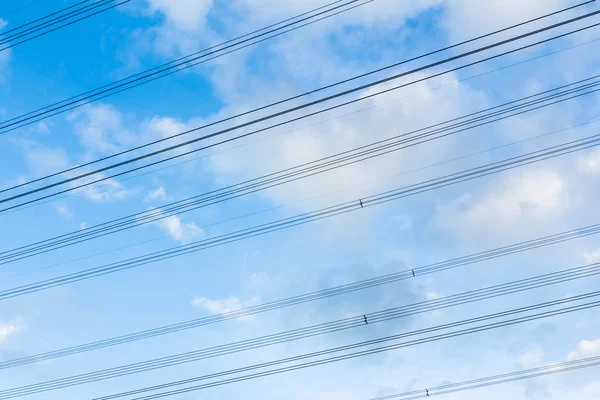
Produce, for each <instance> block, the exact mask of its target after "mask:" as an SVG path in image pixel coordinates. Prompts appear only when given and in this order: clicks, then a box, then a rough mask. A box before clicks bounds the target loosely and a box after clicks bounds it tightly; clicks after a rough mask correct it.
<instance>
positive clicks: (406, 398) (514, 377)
mask: <svg viewBox="0 0 600 400" xmlns="http://www.w3.org/2000/svg"><path fill="white" fill-rule="evenodd" d="M597 366H600V356H598V357H589V358H583V359H580V360H573V361H566V362H562V363H555V364H548V365H544V366H543V367H537V368H531V369H526V370H521V371H516V372H510V373H507V374H502V375H495V376H489V377H486V378H479V379H472V380H469V381H463V382H457V383H449V384H446V385H441V386H436V387H431V388H425V389H421V390H413V391H410V392H405V393H398V394H393V395H389V396H382V397H375V398H372V399H371V400H391V399H396V400H416V399H426V398H429V397H436V396H441V395H445V394H450V393H458V392H464V391H466V390H473V389H480V388H484V387H489V386H495V385H501V384H505V383H511V382H517V381H521V380H525V379H533V378H539V377H541V376H547V375H554V374H562V373H564V372H569V371H576V370H580V369H583V368H591V367H597Z"/></svg>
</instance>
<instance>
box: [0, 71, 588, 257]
mask: <svg viewBox="0 0 600 400" xmlns="http://www.w3.org/2000/svg"><path fill="white" fill-rule="evenodd" d="M593 78H595V77H593ZM593 78H588V79H584V80H582V81H579V82H578V83H581V82H588V83H587V84H586V85H583V86H581V87H579V88H575V89H570V90H568V91H566V92H562V93H555V94H553V95H551V96H547V97H545V98H540V99H537V100H534V101H531V102H528V103H525V104H521V105H518V106H513V107H511V108H509V109H505V110H502V111H497V112H495V113H492V114H490V115H484V116H480V117H477V118H474V119H472V120H467V121H463V122H460V123H456V124H453V125H450V126H447V127H444V128H440V129H437V130H434V131H432V132H427V133H424V134H421V135H418V136H415V137H413V138H409V139H403V140H401V141H396V142H391V141H392V140H394V139H399V138H401V137H404V136H407V135H409V134H413V133H417V132H422V131H425V130H427V129H430V128H433V127H437V126H442V125H446V124H449V123H451V122H453V121H458V120H461V119H464V118H467V117H469V116H472V115H477V114H481V113H483V112H486V111H490V110H496V109H498V108H501V107H505V106H506V105H511V104H514V103H516V102H519V101H522V100H524V99H528V98H532V97H537V96H540V95H541V94H544V93H548V92H553V91H556V90H558V89H560V88H564V87H570V86H572V85H574V84H575V83H573V84H569V85H565V86H561V87H559V88H556V89H552V90H549V91H545V92H542V93H538V94H536V95H533V96H527V97H526V98H524V99H519V100H517V101H511V102H508V103H504V104H502V105H499V106H494V107H491V108H488V109H486V110H482V111H478V112H475V113H471V114H469V115H466V116H462V117H459V118H454V119H452V120H449V121H445V122H443V123H440V124H436V125H433V126H430V127H427V128H422V129H418V130H415V131H411V132H408V133H404V134H401V135H397V136H394V137H391V138H388V139H385V140H380V141H378V142H375V143H371V144H368V145H364V146H360V147H358V148H355V149H352V150H348V151H344V152H342V153H338V154H335V155H333V156H328V157H324V158H321V159H318V160H315V161H311V162H307V163H304V164H301V165H297V166H294V167H291V168H287V169H284V170H282V171H277V172H275V173H271V174H268V175H264V176H261V177H259V178H254V179H251V180H248V181H245V182H241V183H238V184H234V185H230V186H227V187H225V188H220V189H217V190H213V191H210V192H208V193H203V194H201V195H197V196H194V197H190V198H187V199H183V200H179V201H176V202H173V203H170V204H166V205H163V206H161V207H157V208H154V209H151V210H147V211H143V212H138V213H134V214H131V215H128V216H125V217H121V218H118V219H115V220H112V221H109V222H105V223H102V224H98V225H94V226H91V227H89V228H86V229H84V230H81V231H75V232H71V233H68V234H63V235H60V236H56V237H53V238H51V239H46V240H43V241H38V242H36V243H32V244H29V245H25V246H21V247H18V248H15V249H12V250H7V251H3V252H0V265H2V264H7V263H10V262H15V261H18V260H21V259H24V258H27V257H32V256H35V255H39V254H43V253H46V252H49V251H53V250H56V249H60V248H64V247H67V246H70V245H74V244H77V243H82V242H84V241H88V240H92V239H96V238H99V237H103V236H106V235H109V234H113V233H116V232H121V231H123V230H126V229H131V228H134V227H136V226H140V225H144V224H147V223H151V222H155V221H158V220H161V219H164V218H168V217H170V216H172V215H175V214H176V213H183V212H189V211H193V210H196V209H199V208H202V207H206V206H209V205H214V204H217V203H221V202H223V201H227V200H231V199H234V198H237V197H240V196H244V195H248V194H251V193H255V192H257V191H259V190H265V189H268V188H272V187H275V186H280V185H283V184H286V183H289V182H293V181H296V180H299V179H304V178H307V177H309V176H313V175H315V174H318V173H324V172H327V171H331V170H333V169H336V168H341V167H343V166H347V165H350V164H354V163H356V162H360V161H365V160H368V159H371V158H374V157H378V156H381V155H385V154H388V153H390V152H392V151H399V150H401V149H405V148H407V147H411V146H414V145H418V144H421V143H423V142H419V143H413V144H406V143H410V141H414V140H419V139H423V138H425V137H428V136H432V135H436V134H442V133H444V132H450V133H447V134H444V135H442V136H437V137H435V139H439V138H442V137H445V136H448V135H450V134H457V133H460V132H464V131H466V130H469V129H474V128H477V127H480V126H483V125H486V124H489V123H493V122H497V121H499V120H502V119H505V118H510V117H513V116H516V115H521V114H523V113H525V112H530V111H533V110H536V109H538V108H539V107H536V108H533V109H528V110H526V111H521V112H518V113H513V114H510V115H508V116H504V117H501V118H497V119H492V120H488V121H485V120H484V118H493V117H498V116H500V115H502V113H509V112H513V111H516V110H519V109H520V108H526V107H530V106H533V105H535V104H537V103H542V102H546V101H548V100H553V99H556V98H557V97H559V96H564V95H569V94H573V93H575V92H576V91H579V90H586V89H590V88H592V87H595V86H597V85H598V84H600V82H591V83H590V82H589V81H590V79H593ZM597 90H598V89H596V90H594V91H592V92H596V91H597ZM592 92H586V93H583V94H578V95H576V96H574V97H579V96H582V95H586V94H589V93H592ZM574 97H569V98H565V99H561V100H558V101H554V102H552V103H548V104H544V105H543V106H542V107H546V106H550V105H553V104H557V103H559V102H562V101H566V100H569V99H572V98H574ZM482 121H484V122H482ZM474 123H478V124H476V125H472V126H468V124H474ZM464 126H467V127H466V128H464ZM457 128H461V129H459V130H455V129H457ZM429 140H432V139H429ZM429 140H428V141H429ZM378 144H379V145H380V146H378V147H375V148H373V146H376V145H378ZM405 144H406V145H405ZM401 145H404V146H402V147H399V146H401ZM364 149H366V150H364ZM359 150H363V151H361V152H359V153H357V152H358V151H359ZM382 152H383V153H382ZM352 153H354V154H352ZM347 154H351V155H349V156H348V155H347ZM344 155H346V156H345V157H342V158H340V157H341V156H344ZM336 157H337V159H336ZM332 158H333V159H334V160H331V159H332ZM327 160H329V161H327ZM323 161H327V162H323ZM319 162H321V164H317V163H319ZM315 164H316V165H315ZM301 168H303V169H301ZM290 171H292V172H290ZM308 173H310V174H309V175H306V174H308ZM282 174H283V175H282ZM266 178H269V179H266ZM265 179H266V180H265ZM252 182H254V183H252ZM244 185H245V186H244ZM265 185H267V186H265ZM240 186H241V187H240ZM234 188H236V189H234ZM207 196H208V197H207ZM192 200H193V201H192Z"/></svg>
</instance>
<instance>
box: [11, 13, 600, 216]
mask: <svg viewBox="0 0 600 400" xmlns="http://www.w3.org/2000/svg"><path fill="white" fill-rule="evenodd" d="M597 14H600V11H595V12H592V13H589V14H585V15H583V16H579V17H577V18H572V19H569V20H566V21H562V22H560V23H557V24H554V25H550V26H547V27H544V28H541V29H538V30H535V31H531V32H528V33H526V34H523V35H519V36H516V37H512V38H510V39H506V40H503V41H501V42H496V43H494V44H491V45H488V46H485V47H482V48H479V49H476V50H472V51H469V52H467V53H462V54H460V55H456V56H453V57H450V58H447V59H444V60H441V61H437V62H435V63H432V64H428V65H425V66H422V67H418V68H415V69H412V70H410V71H406V72H402V73H399V74H396V75H393V76H390V77H388V78H385V79H381V80H378V81H375V82H371V83H368V84H365V85H361V86H358V87H355V88H352V89H349V90H345V91H343V92H340V93H336V94H334V95H330V96H327V97H324V98H321V99H318V100H314V101H311V102H308V103H305V104H303V105H300V106H296V107H293V108H290V109H287V110H284V111H281V112H277V113H274V114H271V115H268V116H265V117H261V118H258V119H255V120H252V121H249V122H246V123H242V124H239V125H236V126H233V127H230V128H227V129H223V130H220V131H217V132H213V133H211V134H207V135H204V136H201V137H198V138H195V139H191V140H188V141H185V142H183V143H179V144H177V145H172V146H170V147H167V148H164V149H159V150H156V151H153V152H150V153H147V154H144V155H141V156H137V157H134V158H130V159H128V160H125V161H121V162H118V163H116V164H113V165H110V166H106V167H102V168H99V169H96V170H94V171H90V172H86V173H83V174H80V175H77V176H73V177H71V178H68V179H64V180H62V181H58V182H54V183H52V184H48V185H45V186H42V187H39V188H36V189H32V190H29V191H26V192H23V193H20V194H17V195H14V196H10V197H7V198H4V199H1V200H0V203H5V202H8V201H12V200H15V199H18V198H21V197H25V196H28V195H31V194H34V193H37V192H40V191H43V190H47V189H50V188H53V187H56V186H59V185H63V184H65V183H69V182H73V181H75V180H79V179H82V178H86V177H90V176H93V175H97V174H99V173H102V172H104V171H107V170H110V169H113V168H117V167H121V166H124V165H127V164H130V163H133V162H137V161H140V160H143V159H146V158H149V157H153V156H155V155H158V154H161V153H164V152H168V151H171V150H174V149H177V148H179V147H183V146H187V145H190V144H193V143H196V142H199V141H203V140H207V139H209V138H213V137H216V136H220V135H223V134H225V133H228V132H231V131H234V130H237V129H241V128H244V127H248V126H251V125H254V124H257V123H259V122H264V121H267V120H270V119H273V118H276V117H279V116H282V115H285V114H289V113H292V112H295V111H299V110H302V109H304V108H307V107H310V106H313V105H316V104H320V103H323V102H326V101H329V100H333V99H335V98H338V97H342V96H345V95H348V94H351V93H355V92H358V91H362V90H364V89H366V88H370V87H373V86H376V85H379V84H382V83H385V82H389V81H393V80H396V79H399V78H401V77H404V76H407V75H410V74H414V73H416V72H420V71H423V70H426V69H431V68H433V67H436V66H439V65H443V64H446V63H449V62H451V61H455V60H458V59H461V58H464V57H467V56H470V55H473V54H477V53H480V52H483V51H486V50H489V49H492V48H495V47H498V46H501V45H503V44H507V43H511V42H513V41H517V40H520V39H523V38H525V37H528V36H532V35H536V34H539V33H542V32H545V31H548V30H551V29H554V28H557V27H559V26H563V25H567V24H570V23H573V22H575V21H578V20H582V19H585V18H589V17H591V16H594V15H597ZM596 26H600V23H596V24H592V25H589V26H586V27H583V28H580V29H577V30H574V31H571V32H567V33H564V34H561V35H558V36H554V37H551V38H549V39H545V40H542V41H539V42H536V43H533V44H530V45H527V46H522V47H520V48H517V49H514V50H510V51H507V52H504V53H501V54H497V55H494V56H491V57H488V58H485V59H482V60H479V61H476V62H473V63H469V64H465V65H462V66H459V67H457V68H453V69H450V70H447V71H444V72H442V73H439V74H434V75H432V76H429V77H427V78H423V79H418V80H415V81H412V82H410V83H407V84H403V85H399V86H396V87H394V88H391V89H388V90H387V91H382V92H379V93H377V94H373V95H368V96H363V97H360V98H358V99H354V100H351V101H347V102H345V103H341V104H338V105H335V106H331V107H328V108H326V109H322V110H319V111H316V112H312V113H310V114H306V115H303V116H300V117H297V118H294V119H291V120H288V121H285V122H281V123H278V124H275V125H271V126H269V127H266V128H263V129H259V130H256V131H253V132H250V133H246V134H244V135H240V136H236V137H233V138H230V139H227V140H223V141H221V142H218V143H216V144H212V145H208V146H205V147H202V148H199V149H195V150H192V151H188V152H184V153H180V154H178V155H176V156H172V157H169V158H165V159H162V160H159V161H156V162H153V163H150V164H146V165H143V166H140V167H137V168H133V169H130V170H128V171H125V172H121V173H118V174H114V175H112V176H107V177H104V178H102V179H98V180H95V181H91V182H88V183H87V184H85V185H80V186H79V187H83V186H89V185H91V184H95V183H98V182H101V181H105V180H108V179H112V178H114V177H118V176H121V175H124V174H127V173H131V172H134V171H137V170H140V169H143V168H148V167H150V166H153V165H157V164H160V163H163V162H166V161H168V160H172V159H175V158H179V157H183V156H185V155H187V154H191V153H194V152H197V151H201V150H205V149H207V148H211V147H215V146H217V145H220V144H223V143H227V142H230V141H233V140H237V139H240V138H243V137H247V136H250V135H253V134H256V133H258V132H262V131H265V130H268V129H273V128H275V127H279V126H282V125H285V124H289V123H291V122H295V121H298V120H302V119H305V118H308V117H311V116H314V115H317V114H321V113H323V112H326V111H331V110H333V109H337V108H340V107H343V106H346V105H349V104H353V103H357V102H359V101H363V100H365V99H368V98H371V97H374V96H376V95H381V94H383V93H386V92H390V91H393V90H397V89H399V88H402V87H406V86H409V85H413V84H415V83H419V82H423V81H425V80H427V79H431V78H433V77H437V76H441V75H444V74H447V73H449V72H454V71H458V70H461V69H464V68H467V67H470V66H472V65H476V64H479V63H482V62H485V61H489V60H492V59H495V58H498V57H502V56H504V55H508V54H512V53H515V52H518V51H521V50H524V49H527V48H531V47H534V46H537V45H540V44H542V43H547V42H550V41H553V40H556V39H559V38H562V37H566V36H568V35H572V34H574V33H578V32H582V31H585V30H587V29H591V28H594V27H596ZM231 118H233V117H231ZM218 123H220V121H217V122H213V123H210V124H207V125H204V126H201V127H197V128H194V129H191V130H188V131H185V132H182V133H180V134H178V135H175V136H171V137H170V138H173V137H176V136H180V135H184V134H188V133H191V132H195V131H198V130H200V129H204V128H206V127H208V126H212V125H215V124H218ZM165 140H166V139H165ZM155 143H157V142H156V141H155V142H152V143H149V144H147V145H143V146H138V147H136V148H134V149H130V150H127V151H126V152H129V151H134V150H139V149H140V148H143V147H146V146H149V145H152V144H155ZM121 154H124V152H121V153H118V154H116V155H121ZM116 155H113V156H116ZM109 157H112V156H109ZM105 159H107V158H103V159H100V160H96V161H92V162H90V163H87V164H82V165H80V166H77V167H72V168H69V169H67V170H64V171H61V172H57V173H55V174H51V175H48V176H46V177H43V178H39V179H37V180H34V181H30V182H27V183H25V184H22V185H18V186H13V187H11V188H7V189H4V191H9V190H12V189H15V188H17V187H21V186H24V185H29V184H30V183H33V182H38V181H41V180H44V179H47V178H50V177H53V176H57V175H60V174H63V173H66V172H70V171H73V170H76V169H78V168H81V167H83V166H88V165H90V164H93V163H95V162H97V161H102V160H105ZM72 190H74V189H67V190H64V191H61V192H56V193H54V194H51V195H48V196H45V197H41V198H38V199H34V200H31V201H29V202H25V203H21V204H19V205H17V206H13V207H12V208H15V207H20V206H23V205H26V204H29V203H32V202H37V201H40V200H43V199H46V198H49V197H53V196H56V195H59V194H62V193H66V192H69V191H72ZM9 209H10V208H9ZM5 210H6V209H5Z"/></svg>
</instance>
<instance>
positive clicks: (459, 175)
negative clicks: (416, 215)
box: [0, 134, 600, 300]
mask: <svg viewBox="0 0 600 400" xmlns="http://www.w3.org/2000/svg"><path fill="white" fill-rule="evenodd" d="M598 145H600V134H598V135H593V136H589V137H586V138H583V139H579V140H574V141H571V142H567V143H563V144H561V145H557V146H552V147H548V148H546V149H543V150H537V151H534V152H530V153H527V154H523V155H521V156H518V157H511V158H508V159H504V160H501V161H497V162H493V163H489V164H485V165H482V166H480V167H475V168H470V169H467V170H464V171H461V172H456V173H453V174H449V175H445V176H442V177H439V178H434V179H430V180H427V181H423V182H419V183H416V184H412V185H408V186H404V187H401V188H398V189H394V190H389V191H386V192H383V193H379V194H377V195H372V196H367V197H363V198H362V199H358V200H355V201H349V202H345V203H341V204H337V205H334V206H330V207H325V208H322V209H319V210H316V211H313V212H308V213H304V214H299V215H295V216H293V217H289V218H284V219H281V220H277V221H273V222H269V223H266V224H261V225H257V226H253V227H250V228H246V229H242V230H239V231H235V232H231V233H228V234H224V235H219V236H215V237H213V238H209V239H205V240H200V241H196V242H192V243H190V244H187V245H183V246H178V247H173V248H170V249H166V250H162V251H158V252H154V253H150V254H146V255H143V256H138V257H134V258H130V259H127V260H124V261H120V262H115V263H110V264H105V265H102V266H99V267H94V268H90V269H87V270H83V271H80V272H75V273H71V274H67V275H63V276H59V277H56V278H51V279H46V280H43V281H39V282H35V283H31V284H27V285H23V286H19V287H15V288H11V289H6V290H3V291H0V300H5V299H8V298H12V297H16V296H21V295H24V294H28V293H34V292H37V291H40V290H46V289H49V288H52V287H57V286H62V285H66V284H68V283H73V282H77V281H81V280H86V279H91V278H93V277H98V276H102V275H106V274H112V273H115V272H118V271H122V270H126V269H130V268H135V267H139V266H142V265H146V264H151V263H155V262H158V261H163V260H167V259H170V258H173V257H178V256H182V255H185V254H190V253H194V252H197V251H201V250H206V249H209V248H213V247H217V246H222V245H224V244H228V243H233V242H237V241H240V240H244V239H249V238H252V237H255V236H260V235H264V234H267V233H274V232H278V231H280V230H283V229H287V228H291V227H294V226H300V225H304V224H307V223H310V222H316V221H320V220H322V219H326V218H331V217H334V216H337V215H342V214H346V213H348V212H351V211H357V210H360V209H362V208H368V207H372V206H375V205H380V204H384V203H387V202H390V201H393V200H397V199H400V198H404V197H408V196H412V195H416V194H419V193H423V192H427V191H431V190H435V189H438V188H442V187H446V186H450V185H454V184H457V183H461V182H467V181H471V180H473V179H477V178H480V177H484V176H488V175H492V174H496V173H499V172H503V171H507V170H511V169H514V168H518V167H522V166H525V165H529V164H533V163H536V162H539V161H543V160H547V159H551V158H555V157H559V156H562V155H566V154H570V153H574V152H577V151H581V150H585V149H588V148H593V147H596V146H598Z"/></svg>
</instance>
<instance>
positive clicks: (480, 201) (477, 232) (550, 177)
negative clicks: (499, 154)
mask: <svg viewBox="0 0 600 400" xmlns="http://www.w3.org/2000/svg"><path fill="white" fill-rule="evenodd" d="M565 186H566V183H565V180H564V178H563V177H562V176H561V175H560V174H558V173H557V172H553V171H547V170H537V171H527V172H519V173H517V174H514V175H511V176H509V177H508V178H505V179H504V180H503V181H501V182H499V183H498V182H497V181H495V182H494V185H493V186H490V187H489V189H487V192H485V193H479V194H477V195H473V194H465V195H463V196H461V197H460V198H458V199H456V200H454V201H452V202H450V203H448V204H442V205H440V206H439V207H438V210H437V214H436V216H435V218H434V220H435V221H436V223H437V225H438V226H439V227H441V228H443V229H444V230H446V231H459V232H460V233H461V235H462V236H463V237H470V238H478V239H479V240H481V239H482V238H486V237H488V238H489V236H494V237H497V235H503V234H505V233H506V232H507V231H510V230H511V229H513V227H514V226H516V225H517V224H518V225H519V226H521V224H522V223H524V222H529V223H531V224H532V225H533V226H536V227H539V223H542V222H546V221H548V220H549V219H552V218H556V217H557V216H558V217H560V215H561V211H564V210H565V209H566V207H567V202H568V196H567V194H566V187H565ZM492 226H493V227H494V229H493V231H491V230H490V227H492ZM493 239H494V238H492V240H493Z"/></svg>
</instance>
